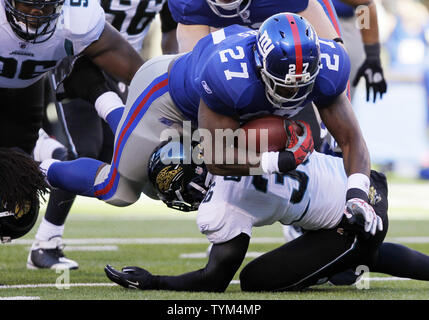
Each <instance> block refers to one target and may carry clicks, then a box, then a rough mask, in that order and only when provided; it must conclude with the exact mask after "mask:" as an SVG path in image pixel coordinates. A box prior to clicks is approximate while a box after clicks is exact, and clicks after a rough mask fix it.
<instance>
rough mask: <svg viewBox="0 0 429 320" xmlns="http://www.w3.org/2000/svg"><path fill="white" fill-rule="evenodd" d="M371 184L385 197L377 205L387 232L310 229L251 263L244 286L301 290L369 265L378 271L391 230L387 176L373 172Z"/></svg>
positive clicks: (248, 288) (243, 278) (243, 276)
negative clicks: (381, 250) (369, 233)
mask: <svg viewBox="0 0 429 320" xmlns="http://www.w3.org/2000/svg"><path fill="white" fill-rule="evenodd" d="M371 185H372V186H374V187H375V189H376V190H377V193H378V194H379V195H380V197H381V198H380V201H379V202H378V203H376V204H375V205H373V207H374V210H375V212H376V213H377V215H378V216H380V217H381V218H382V220H383V227H384V228H383V231H381V232H380V231H379V232H377V233H376V235H375V236H373V237H369V238H366V237H364V236H362V235H359V233H356V232H354V231H346V230H344V228H342V227H341V224H340V225H339V226H338V227H336V228H334V229H328V230H317V231H308V232H306V233H305V234H303V235H302V236H301V237H299V238H297V239H295V240H293V241H291V242H288V243H286V244H285V245H283V246H281V247H279V248H277V249H275V250H273V251H270V252H268V253H266V254H264V255H262V256H260V257H258V258H256V259H255V260H253V261H251V262H250V263H249V264H247V265H246V266H245V267H244V269H243V270H242V272H241V274H240V283H241V288H242V289H243V290H245V291H286V290H300V289H303V288H306V287H308V286H311V285H315V284H317V283H318V281H319V280H321V279H327V278H330V277H331V276H333V275H335V274H337V273H340V272H343V271H345V270H347V269H350V268H351V269H353V270H356V268H357V267H358V266H366V267H368V269H369V271H374V270H373V267H374V266H375V265H376V263H377V260H378V255H379V248H380V245H381V244H382V242H383V240H384V238H385V236H386V233H387V230H388V218H387V183H386V178H385V176H384V175H383V174H380V173H377V172H375V171H372V172H371Z"/></svg>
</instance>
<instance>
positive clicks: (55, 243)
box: [27, 129, 78, 269]
mask: <svg viewBox="0 0 429 320" xmlns="http://www.w3.org/2000/svg"><path fill="white" fill-rule="evenodd" d="M67 155H68V152H67V149H66V148H65V147H64V146H63V145H62V144H61V143H60V142H58V141H57V140H56V139H54V138H52V137H50V136H49V135H48V134H47V133H46V132H45V131H44V130H43V129H40V131H39V139H38V140H37V143H36V147H35V148H34V150H33V157H34V159H35V160H36V161H39V162H41V161H43V160H45V159H58V160H61V161H64V160H67ZM75 197H76V196H75V194H73V193H69V192H67V191H64V190H61V189H54V190H52V191H51V193H50V196H49V202H48V205H47V208H46V212H45V216H44V217H43V219H42V221H41V223H40V225H39V228H38V230H37V233H36V235H35V241H34V242H33V244H32V246H31V248H30V252H29V254H28V258H27V268H29V269H39V268H60V269H77V268H78V263H77V262H76V261H73V260H71V259H68V258H66V257H65V256H64V253H63V251H62V248H63V244H62V235H63V233H64V223H65V220H66V218H67V215H68V213H69V210H70V208H71V206H72V204H73V201H74V199H75Z"/></svg>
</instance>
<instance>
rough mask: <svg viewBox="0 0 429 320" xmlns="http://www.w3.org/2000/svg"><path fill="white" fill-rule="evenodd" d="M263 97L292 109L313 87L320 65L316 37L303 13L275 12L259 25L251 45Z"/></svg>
mask: <svg viewBox="0 0 429 320" xmlns="http://www.w3.org/2000/svg"><path fill="white" fill-rule="evenodd" d="M254 52H255V59H256V65H257V67H259V68H260V72H261V77H262V81H263V82H264V84H265V93H266V96H267V99H268V100H269V101H270V102H271V103H272V104H273V106H275V107H278V108H282V109H296V107H297V106H299V105H300V104H301V103H302V102H304V100H305V99H306V98H307V96H308V95H309V94H310V93H311V91H312V90H313V86H314V83H315V81H316V77H317V75H318V73H319V69H320V47H319V38H318V37H317V34H316V32H315V31H314V29H313V27H312V26H311V24H310V23H309V22H307V20H305V19H304V18H303V17H301V16H299V15H297V14H293V13H279V14H276V15H274V16H272V17H270V18H268V19H267V20H265V21H264V23H263V24H262V25H261V26H260V28H259V30H258V35H257V44H256V46H255V51H254Z"/></svg>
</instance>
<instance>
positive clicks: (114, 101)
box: [94, 91, 124, 121]
mask: <svg viewBox="0 0 429 320" xmlns="http://www.w3.org/2000/svg"><path fill="white" fill-rule="evenodd" d="M123 105H124V103H123V102H122V100H121V98H119V96H118V94H117V93H116V92H113V91H108V92H105V93H103V94H101V95H100V96H99V97H98V98H97V100H95V103H94V107H95V110H97V113H98V115H99V116H100V118H101V119H103V120H105V121H106V118H107V115H108V114H109V113H110V112H111V111H112V110H114V109H116V108H119V107H122V106H123Z"/></svg>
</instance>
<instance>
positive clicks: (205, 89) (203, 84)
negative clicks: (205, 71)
mask: <svg viewBox="0 0 429 320" xmlns="http://www.w3.org/2000/svg"><path fill="white" fill-rule="evenodd" d="M201 85H202V86H203V88H204V91H205V92H207V93H208V94H212V93H213V91H212V89H210V87H209V86H208V84H207V82H205V81H204V80H203V81H201Z"/></svg>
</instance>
